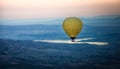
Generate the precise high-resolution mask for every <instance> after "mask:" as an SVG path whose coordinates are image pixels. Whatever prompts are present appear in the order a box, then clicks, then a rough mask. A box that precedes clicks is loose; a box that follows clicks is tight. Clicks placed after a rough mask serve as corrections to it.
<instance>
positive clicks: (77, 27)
mask: <svg viewBox="0 0 120 69" xmlns="http://www.w3.org/2000/svg"><path fill="white" fill-rule="evenodd" d="M62 26H63V29H64V31H65V32H66V33H67V35H68V36H69V37H70V38H71V39H72V42H74V39H75V38H76V36H77V35H78V34H79V33H80V31H81V30H82V26H83V24H82V21H81V20H80V19H79V18H76V17H69V18H67V19H65V20H64V22H63V24H62Z"/></svg>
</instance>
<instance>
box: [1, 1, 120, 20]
mask: <svg viewBox="0 0 120 69" xmlns="http://www.w3.org/2000/svg"><path fill="white" fill-rule="evenodd" d="M0 1H1V2H0V17H2V18H4V17H5V18H53V17H68V16H80V17H92V16H101V15H118V14H120V0H0Z"/></svg>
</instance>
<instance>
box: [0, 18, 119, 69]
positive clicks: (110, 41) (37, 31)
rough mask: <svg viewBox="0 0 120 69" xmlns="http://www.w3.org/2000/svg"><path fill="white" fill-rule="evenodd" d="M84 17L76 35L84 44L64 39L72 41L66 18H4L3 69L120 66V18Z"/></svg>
mask: <svg viewBox="0 0 120 69" xmlns="http://www.w3.org/2000/svg"><path fill="white" fill-rule="evenodd" d="M81 19H82V21H83V29H82V31H81V32H80V34H79V35H78V36H77V38H76V40H77V39H79V40H80V41H79V42H81V43H75V44H71V43H67V42H64V41H65V40H67V41H69V40H70V38H69V37H68V36H67V35H66V33H65V32H64V30H63V28H62V21H63V20H64V18H56V19H43V20H42V19H37V20H34V19H33V20H31V19H30V20H29V19H28V20H6V19H1V25H0V69H120V55H119V54H120V17H119V16H105V17H103V16H100V17H93V18H81ZM41 20H42V21H41ZM15 22H19V24H20V22H21V23H22V24H23V25H15V24H14V23H15ZM27 22H28V23H29V22H33V23H35V24H33V23H32V24H30V25H27ZM49 22H50V23H49ZM9 23H11V24H13V25H8V24H9ZM39 23H40V24H39ZM36 40H37V41H36ZM55 41H59V42H57V43H56V42H55ZM60 41H63V43H61V42H60ZM95 42H96V43H95ZM99 42H101V44H102V43H103V44H102V45H101V44H100V43H99ZM104 43H106V44H104Z"/></svg>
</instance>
